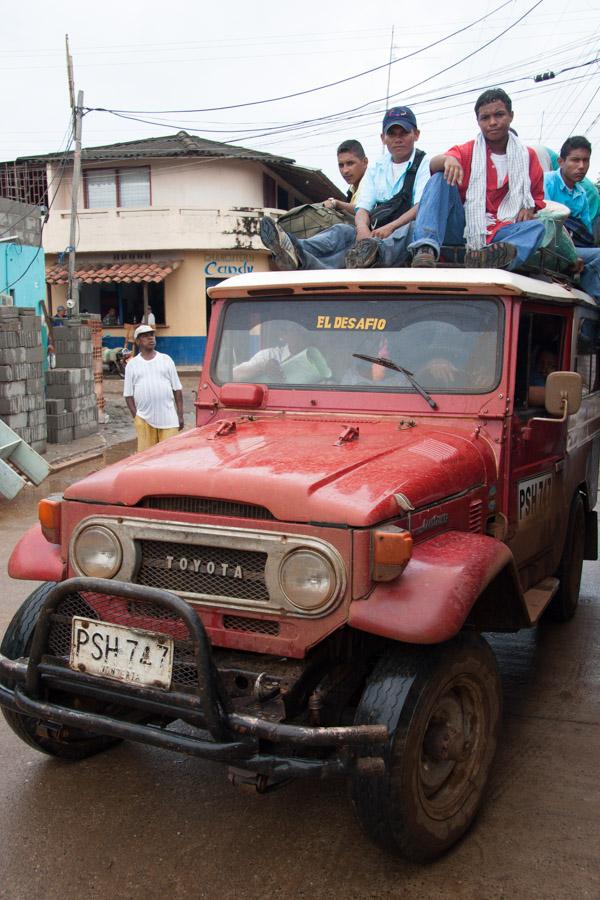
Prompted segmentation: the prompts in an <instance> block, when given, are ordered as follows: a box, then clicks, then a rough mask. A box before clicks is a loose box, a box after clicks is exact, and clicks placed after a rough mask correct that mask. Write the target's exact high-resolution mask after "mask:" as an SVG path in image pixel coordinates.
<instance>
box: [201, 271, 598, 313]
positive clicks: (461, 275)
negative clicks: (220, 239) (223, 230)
mask: <svg viewBox="0 0 600 900" xmlns="http://www.w3.org/2000/svg"><path fill="white" fill-rule="evenodd" d="M320 290H324V291H326V292H327V293H352V294H360V293H361V292H365V293H377V292H378V291H382V290H383V291H385V292H386V294H387V293H388V292H390V293H391V292H392V291H394V292H395V291H397V292H398V293H400V292H404V291H406V292H407V293H411V294H415V293H421V294H431V293H446V292H447V293H450V294H453V295H455V296H457V295H460V294H479V295H481V294H494V295H498V294H501V295H504V296H506V295H517V296H522V297H531V299H533V300H550V301H552V302H554V303H564V304H575V303H578V304H585V305H591V306H593V307H596V303H595V302H594V300H593V299H592V298H591V297H590V296H589V295H588V294H586V293H584V292H583V291H580V290H577V289H576V288H572V287H568V286H566V285H563V284H559V283H557V282H551V281H542V280H541V279H538V278H530V277H529V276H527V275H517V274H515V273H514V272H506V271H504V270H503V269H461V268H453V269H443V268H439V269H306V270H302V271H289V272H252V273H251V274H249V275H233V276H232V277H231V278H227V279H225V280H224V281H222V282H221V283H220V284H218V285H215V286H214V287H211V288H209V289H208V293H209V295H210V297H211V298H213V299H220V298H229V297H244V296H246V297H258V296H260V295H263V296H264V297H265V299H267V298H268V297H273V296H277V295H278V294H279V292H280V291H282V292H285V293H292V294H298V295H304V296H305V297H306V296H307V295H310V294H314V293H316V292H318V291H320Z"/></svg>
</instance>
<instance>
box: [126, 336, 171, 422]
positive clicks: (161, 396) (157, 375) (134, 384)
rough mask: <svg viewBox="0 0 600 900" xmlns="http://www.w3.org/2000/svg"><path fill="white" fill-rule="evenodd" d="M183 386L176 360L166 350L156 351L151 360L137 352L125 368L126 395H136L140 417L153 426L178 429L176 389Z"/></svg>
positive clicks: (134, 396) (134, 397)
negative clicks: (163, 351) (174, 393)
mask: <svg viewBox="0 0 600 900" xmlns="http://www.w3.org/2000/svg"><path fill="white" fill-rule="evenodd" d="M181 389H182V388H181V382H180V380H179V376H178V374H177V369H176V368H175V363H174V362H173V360H172V359H171V357H170V356H167V354H166V353H158V351H157V353H156V355H155V356H153V357H152V359H144V357H143V356H142V355H141V354H138V356H134V357H133V359H131V360H130V361H129V362H128V363H127V366H126V367H125V386H124V388H123V396H124V397H133V399H134V400H135V405H136V409H137V414H138V416H139V417H140V419H143V420H144V421H145V422H147V423H148V424H149V425H152V427H153V428H177V426H178V425H179V419H178V418H177V409H176V407H175V399H174V397H173V391H180V390H181Z"/></svg>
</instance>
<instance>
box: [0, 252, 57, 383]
mask: <svg viewBox="0 0 600 900" xmlns="http://www.w3.org/2000/svg"><path fill="white" fill-rule="evenodd" d="M0 291H1V292H2V293H3V294H12V295H13V301H14V306H33V307H34V308H35V311H36V313H37V315H38V316H42V317H43V315H44V314H43V312H42V306H41V302H42V300H45V299H46V265H45V261H44V250H43V249H42V248H41V247H40V248H38V247H31V246H28V245H21V244H12V243H8V242H7V243H0ZM43 321H44V320H43V318H42V323H43ZM42 346H43V348H44V356H43V360H44V368H47V365H48V361H47V357H46V351H47V348H48V332H47V330H46V327H45V326H44V327H43V328H42Z"/></svg>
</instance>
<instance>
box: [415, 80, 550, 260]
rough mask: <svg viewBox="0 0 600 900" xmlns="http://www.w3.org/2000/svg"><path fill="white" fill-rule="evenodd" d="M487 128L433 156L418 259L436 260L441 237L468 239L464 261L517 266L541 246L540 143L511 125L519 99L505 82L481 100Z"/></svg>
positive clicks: (455, 241) (457, 241)
mask: <svg viewBox="0 0 600 900" xmlns="http://www.w3.org/2000/svg"><path fill="white" fill-rule="evenodd" d="M475 115H476V116H477V123H478V125H479V128H480V134H479V135H478V136H477V138H476V139H475V140H473V141H468V142H467V143H466V144H459V145H457V146H455V147H452V148H451V149H450V150H448V152H447V153H443V154H441V155H440V156H434V157H433V159H432V160H431V163H430V169H431V173H432V178H430V180H429V181H428V183H427V185H426V187H425V190H424V192H423V196H422V198H421V203H420V205H419V210H418V213H417V219H416V222H415V230H414V234H413V240H412V243H411V244H410V246H409V249H410V250H411V251H412V253H413V260H412V265H413V266H415V267H418V268H424V267H431V266H435V265H436V264H437V261H438V258H439V255H440V247H441V246H442V244H450V245H453V246H456V245H462V244H466V247H467V250H466V253H465V265H466V266H469V267H472V268H485V267H488V266H489V267H495V268H503V269H517V268H518V267H519V266H521V265H523V263H524V262H525V261H526V260H527V259H528V257H529V256H531V254H532V253H534V252H535V251H536V250H537V249H538V248H539V247H540V245H541V243H542V240H543V238H544V233H545V229H544V224H543V222H541V221H540V220H539V219H536V218H535V214H536V212H537V210H539V209H543V207H544V205H545V204H544V175H543V171H542V168H541V166H540V163H539V161H538V158H537V155H536V153H535V151H534V150H531V149H530V148H528V147H525V146H524V144H522V143H521V141H520V140H519V139H518V137H517V136H516V135H515V134H514V133H513V132H512V131H511V130H510V125H511V122H512V120H513V115H514V114H513V111H512V102H511V99H510V97H509V96H508V94H507V93H506V92H505V91H503V90H502V89H501V88H492V89H490V90H487V91H484V93H483V94H481V96H480V97H479V98H478V100H477V102H476V104H475Z"/></svg>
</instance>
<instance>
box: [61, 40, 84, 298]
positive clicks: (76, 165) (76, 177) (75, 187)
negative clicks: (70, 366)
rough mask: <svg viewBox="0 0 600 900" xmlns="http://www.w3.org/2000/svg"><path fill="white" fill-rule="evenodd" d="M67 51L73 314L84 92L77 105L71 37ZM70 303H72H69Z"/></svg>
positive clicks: (69, 293) (76, 293) (76, 291)
mask: <svg viewBox="0 0 600 900" xmlns="http://www.w3.org/2000/svg"><path fill="white" fill-rule="evenodd" d="M65 44H66V50H67V76H68V80H69V101H70V103H71V111H72V113H73V131H74V134H75V153H74V154H73V182H72V186H71V230H70V234H69V272H68V280H67V306H68V307H69V309H70V310H71V312H72V313H75V314H77V313H78V312H79V284H78V281H77V279H76V278H75V241H76V239H77V200H78V196H79V185H80V183H81V122H82V119H83V91H78V93H77V105H75V83H74V79H73V58H72V57H71V54H70V52H69V35H68V34H66V35H65ZM69 301H72V305H71V303H69Z"/></svg>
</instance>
